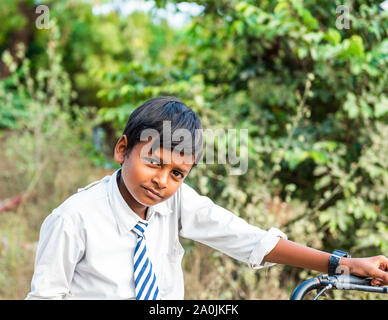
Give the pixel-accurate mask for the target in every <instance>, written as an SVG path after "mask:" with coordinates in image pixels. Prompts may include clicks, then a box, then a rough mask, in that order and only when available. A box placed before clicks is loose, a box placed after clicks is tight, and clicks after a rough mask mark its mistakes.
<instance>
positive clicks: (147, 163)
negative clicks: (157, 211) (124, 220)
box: [114, 135, 194, 218]
mask: <svg viewBox="0 0 388 320" xmlns="http://www.w3.org/2000/svg"><path fill="white" fill-rule="evenodd" d="M126 146H127V137H126V136H125V135H123V136H122V137H121V138H120V140H119V141H118V142H117V144H116V147H115V154H114V159H115V161H116V162H118V163H121V164H122V169H121V178H120V181H118V185H119V189H120V192H121V194H122V195H123V197H124V199H125V201H126V202H127V203H128V205H129V206H130V207H131V209H132V210H133V211H135V212H136V213H137V214H138V215H140V216H141V217H143V218H144V214H145V211H146V209H147V207H149V206H153V205H155V204H157V203H159V202H162V201H165V200H167V199H168V198H170V197H171V196H172V195H173V194H174V193H175V192H176V191H177V190H178V188H179V187H180V186H181V184H182V183H183V181H184V180H185V178H186V176H187V175H188V173H189V172H190V169H191V168H192V166H193V164H194V156H193V155H181V154H179V153H176V152H171V151H169V150H166V149H163V148H159V149H156V150H154V152H153V153H151V144H150V142H147V141H146V142H139V143H137V144H136V145H135V146H134V147H133V149H132V150H131V152H130V154H129V155H128V156H125V151H126Z"/></svg>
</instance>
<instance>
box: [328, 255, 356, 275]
mask: <svg viewBox="0 0 388 320" xmlns="http://www.w3.org/2000/svg"><path fill="white" fill-rule="evenodd" d="M342 257H345V258H351V256H350V254H349V253H347V252H346V251H342V250H338V249H336V250H334V251H333V253H332V254H331V256H330V259H329V267H328V272H327V273H328V274H329V276H334V275H336V274H337V273H336V270H337V267H338V265H339V263H340V260H341V258H342Z"/></svg>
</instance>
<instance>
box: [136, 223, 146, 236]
mask: <svg viewBox="0 0 388 320" xmlns="http://www.w3.org/2000/svg"><path fill="white" fill-rule="evenodd" d="M147 226H148V223H144V222H140V221H139V222H138V223H137V224H136V225H135V226H134V227H133V229H132V231H134V232H135V233H136V234H137V235H138V237H144V231H145V229H146V228H147Z"/></svg>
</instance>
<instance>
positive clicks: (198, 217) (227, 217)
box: [179, 183, 287, 269]
mask: <svg viewBox="0 0 388 320" xmlns="http://www.w3.org/2000/svg"><path fill="white" fill-rule="evenodd" d="M179 197H180V199H179V203H180V225H179V228H180V230H179V232H180V236H182V237H184V238H188V239H192V240H195V241H198V242H201V243H203V244H206V245H208V246H210V247H212V248H214V249H217V250H219V251H221V252H223V253H225V254H227V255H229V256H231V257H232V258H235V259H237V260H239V261H242V262H245V263H247V264H248V265H249V267H250V268H252V269H259V268H262V267H268V266H272V265H274V264H275V263H269V262H264V261H263V258H264V256H265V255H267V254H268V253H269V252H270V251H271V250H272V249H273V248H274V247H275V246H276V244H277V243H278V241H279V239H280V238H284V239H287V236H286V235H285V234H284V233H283V232H281V231H280V230H279V229H276V228H271V229H270V230H268V231H266V230H262V229H260V228H258V227H256V226H253V225H250V224H248V223H247V222H246V221H245V220H243V219H242V218H240V217H238V216H237V215H235V214H234V213H232V212H230V211H229V210H226V209H225V208H223V207H221V206H219V205H217V204H215V203H214V202H213V201H212V200H211V199H210V198H208V197H206V196H202V195H200V194H198V193H197V192H196V191H195V190H194V189H193V188H191V187H190V186H188V185H187V184H185V183H183V184H182V186H181V188H180V193H179Z"/></svg>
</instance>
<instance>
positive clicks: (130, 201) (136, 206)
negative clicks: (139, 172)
mask: <svg viewBox="0 0 388 320" xmlns="http://www.w3.org/2000/svg"><path fill="white" fill-rule="evenodd" d="M117 186H118V187H119V190H120V194H121V196H122V197H123V199H124V201H125V202H126V203H127V205H128V206H129V207H130V208H131V209H132V210H133V212H135V213H136V214H137V215H138V216H139V217H140V218H142V219H143V220H145V219H146V215H147V209H148V207H146V206H144V205H142V204H140V203H138V202H137V201H136V200H135V199H134V198H133V196H132V194H131V193H130V192H129V191H128V189H127V187H126V186H125V183H124V180H123V177H122V176H121V171H119V172H118V174H117Z"/></svg>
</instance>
